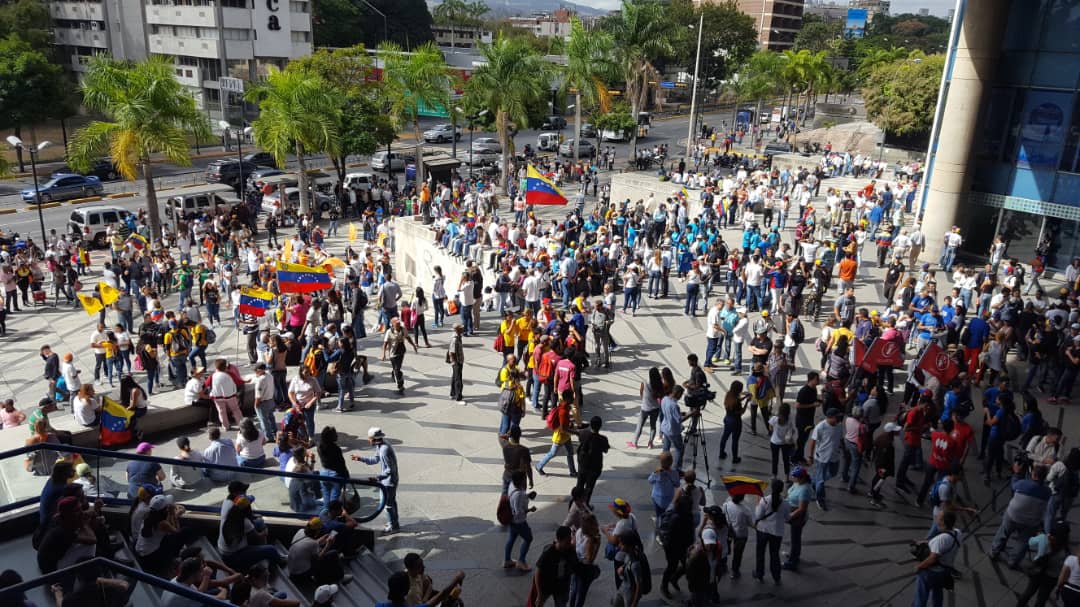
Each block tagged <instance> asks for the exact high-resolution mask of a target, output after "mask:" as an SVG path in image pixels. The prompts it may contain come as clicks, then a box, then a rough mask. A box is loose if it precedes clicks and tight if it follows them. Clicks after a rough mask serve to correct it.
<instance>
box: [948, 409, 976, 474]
mask: <svg viewBox="0 0 1080 607" xmlns="http://www.w3.org/2000/svg"><path fill="white" fill-rule="evenodd" d="M966 418H967V412H966V411H963V412H961V411H958V410H957V409H956V408H954V409H953V411H952V423H953V430H952V433H951V434H950V436H951V437H952V440H953V444H954V446H955V447H956V458H955V460H954V461H955V462H956V463H957V464H958V465H960V466H963V465H964V461H965V460H966V459H967V455H968V453H970V452H971V450H972V449H973V448H974V447H975V430H974V429H973V428H972V427H971V424H969V423H967V422H966V421H964V420H965V419H966Z"/></svg>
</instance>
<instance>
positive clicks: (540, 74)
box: [469, 34, 552, 194]
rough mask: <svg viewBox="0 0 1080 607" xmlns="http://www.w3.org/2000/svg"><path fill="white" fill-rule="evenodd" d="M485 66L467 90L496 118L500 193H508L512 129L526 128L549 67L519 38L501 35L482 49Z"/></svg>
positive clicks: (544, 90) (545, 85)
mask: <svg viewBox="0 0 1080 607" xmlns="http://www.w3.org/2000/svg"><path fill="white" fill-rule="evenodd" d="M480 48H481V52H482V53H483V56H484V64H483V65H481V66H480V67H478V68H476V71H474V72H473V75H472V77H471V78H470V79H469V85H470V86H469V90H470V91H471V92H473V93H475V94H476V95H477V96H478V98H479V103H480V105H482V106H483V107H484V108H486V109H487V110H488V111H489V112H492V113H494V114H495V129H496V131H497V132H498V134H499V143H500V145H501V146H502V170H503V179H502V184H501V185H502V192H503V194H506V193H507V185H508V182H509V177H510V171H509V168H510V163H509V154H510V151H511V145H512V143H513V142H512V140H511V139H510V128H511V125H516V126H518V127H522V128H524V127H527V126H528V122H529V115H528V107H529V104H531V103H536V102H537V101H539V100H542V99H544V98H545V97H546V95H547V92H548V85H549V83H550V82H551V72H552V67H551V64H550V63H548V62H547V61H545V60H544V58H543V57H541V56H540V53H539V52H537V51H536V50H535V49H533V48H532V47H531V46H529V45H528V44H527V43H526V42H524V41H522V40H521V39H520V38H507V37H505V36H503V35H502V34H499V36H498V37H497V38H496V39H495V41H494V42H493V43H492V44H490V45H482V46H481V47H480Z"/></svg>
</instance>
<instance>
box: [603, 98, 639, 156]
mask: <svg viewBox="0 0 1080 607" xmlns="http://www.w3.org/2000/svg"><path fill="white" fill-rule="evenodd" d="M592 124H593V126H594V127H596V138H597V140H599V139H600V138H601V136H602V134H603V133H604V131H609V132H611V133H614V134H616V135H617V136H626V135H630V134H632V133H633V132H634V131H636V130H637V118H636V117H635V114H632V113H631V110H630V105H629V104H628V103H626V102H625V101H616V102H615V103H612V104H611V109H610V110H608V111H606V112H600V113H599V114H596V115H594V116H593V117H592ZM596 145H597V147H599V145H600V143H599V141H598V142H597V144H596Z"/></svg>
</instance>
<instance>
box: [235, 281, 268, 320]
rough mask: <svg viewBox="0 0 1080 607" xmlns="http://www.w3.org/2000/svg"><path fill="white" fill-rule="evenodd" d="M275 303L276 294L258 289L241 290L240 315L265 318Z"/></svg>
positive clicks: (245, 288)
mask: <svg viewBox="0 0 1080 607" xmlns="http://www.w3.org/2000/svg"><path fill="white" fill-rule="evenodd" d="M273 302H274V294H273V293H271V292H270V291H266V290H264V289H259V288H257V287H244V288H242V289H240V313H241V314H248V315H250V316H263V315H265V314H266V311H267V310H269V309H270V306H271V304H273Z"/></svg>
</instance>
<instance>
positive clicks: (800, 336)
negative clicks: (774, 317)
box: [791, 321, 806, 345]
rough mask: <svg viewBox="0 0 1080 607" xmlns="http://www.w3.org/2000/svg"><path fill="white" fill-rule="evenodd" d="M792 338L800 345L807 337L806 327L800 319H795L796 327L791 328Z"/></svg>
mask: <svg viewBox="0 0 1080 607" xmlns="http://www.w3.org/2000/svg"><path fill="white" fill-rule="evenodd" d="M791 339H793V340H795V345H799V344H801V343H802V342H803V340H805V339H806V329H804V328H803V324H802V323H801V322H799V321H795V328H793V329H792V330H791Z"/></svg>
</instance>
